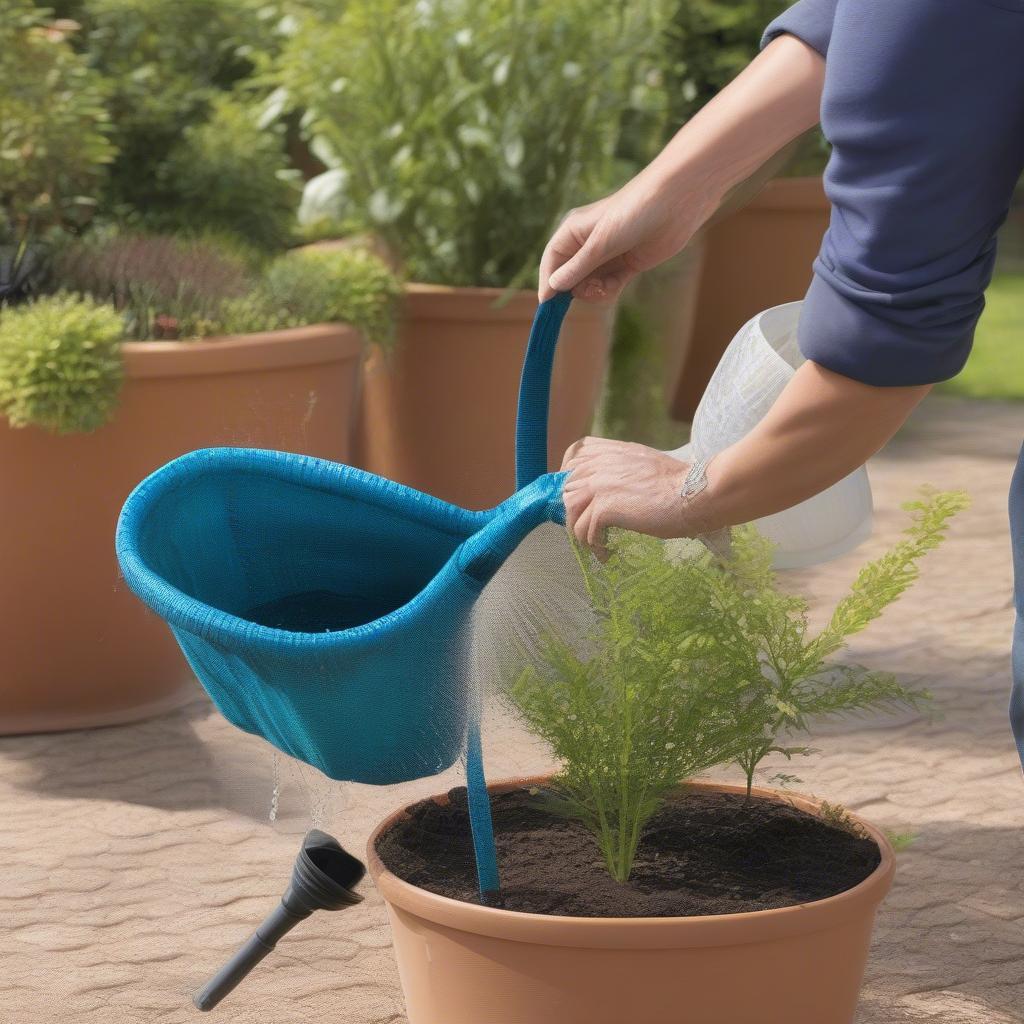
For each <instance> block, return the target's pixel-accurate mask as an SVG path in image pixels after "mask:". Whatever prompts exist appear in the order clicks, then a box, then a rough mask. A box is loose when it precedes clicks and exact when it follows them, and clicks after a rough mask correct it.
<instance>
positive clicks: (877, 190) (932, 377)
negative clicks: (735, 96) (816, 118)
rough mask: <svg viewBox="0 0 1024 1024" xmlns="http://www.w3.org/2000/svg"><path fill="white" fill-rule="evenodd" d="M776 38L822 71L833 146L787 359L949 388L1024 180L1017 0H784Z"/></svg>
mask: <svg viewBox="0 0 1024 1024" xmlns="http://www.w3.org/2000/svg"><path fill="white" fill-rule="evenodd" d="M782 33H789V34H792V35H795V36H797V37H799V38H801V39H803V40H804V41H805V42H806V43H808V44H809V45H810V46H812V47H814V49H816V50H817V51H818V52H819V53H821V54H822V55H823V56H825V58H826V62H825V67H826V73H825V92H824V95H823V97H822V106H821V124H822V129H823V131H824V133H825V136H826V138H827V139H828V140H829V142H831V144H832V147H833V150H832V158H831V160H830V161H829V165H828V168H827V170H826V172H825V189H826V192H827V193H828V197H829V199H830V200H831V202H832V219H831V223H830V226H829V229H828V233H827V234H826V236H825V239H824V241H823V243H822V247H821V251H820V253H819V255H818V258H817V260H816V261H815V264H814V279H813V282H812V284H811V288H810V291H809V292H808V293H807V300H806V302H805V304H804V308H803V312H802V315H801V321H800V327H799V337H800V347H801V349H802V350H803V353H804V355H806V356H807V358H809V359H813V360H814V361H815V362H817V363H820V364H821V365H823V366H825V367H827V368H828V369H831V370H834V371H835V372H837V373H841V374H843V375H844V376H847V377H853V378H854V379H856V380H860V381H864V382H865V383H868V384H875V385H907V384H930V383H934V382H936V381H940V380H945V379H947V378H949V377H952V376H954V375H955V374H956V373H958V372H959V370H960V369H961V367H962V366H963V364H964V362H965V361H966V359H967V356H968V354H969V352H970V348H971V342H972V340H973V337H974V328H975V325H976V324H977V321H978V317H979V316H980V315H981V311H982V308H983V307H984V291H985V288H986V287H987V286H988V283H989V281H990V279H991V276H992V264H993V260H994V258H995V248H996V244H995V233H996V230H997V228H998V227H999V225H1000V224H1001V223H1002V221H1003V220H1004V218H1005V216H1006V213H1007V210H1008V207H1009V204H1010V198H1011V195H1012V193H1013V189H1014V186H1015V184H1016V183H1017V181H1018V179H1019V178H1020V176H1021V173H1022V171H1024V0H800V2H799V3H797V4H795V5H794V6H793V7H791V8H789V10H787V11H786V12H784V13H783V14H782V15H781V16H780V17H779V18H777V19H776V20H775V21H774V22H772V24H771V25H769V27H768V30H767V32H766V33H765V43H768V42H770V41H771V40H772V39H774V38H775V37H776V36H778V35H780V34H782Z"/></svg>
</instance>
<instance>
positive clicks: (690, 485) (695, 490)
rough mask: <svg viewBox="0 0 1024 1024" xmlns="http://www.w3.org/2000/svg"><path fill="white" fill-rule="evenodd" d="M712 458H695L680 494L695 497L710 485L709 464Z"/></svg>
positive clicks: (683, 496) (684, 496) (685, 496)
mask: <svg viewBox="0 0 1024 1024" xmlns="http://www.w3.org/2000/svg"><path fill="white" fill-rule="evenodd" d="M710 462H711V459H695V460H694V462H693V464H692V465H691V466H690V470H689V472H688V473H687V474H686V479H685V480H684V481H683V486H682V489H681V490H680V492H679V496H680V497H682V498H693V497H695V496H696V495H698V494H700V492H701V491H703V490H704V489H705V488H706V487H707V485H708V464H709V463H710Z"/></svg>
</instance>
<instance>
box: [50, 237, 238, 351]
mask: <svg viewBox="0 0 1024 1024" xmlns="http://www.w3.org/2000/svg"><path fill="white" fill-rule="evenodd" d="M56 274H57V277H58V279H59V281H60V283H61V285H62V287H64V288H66V289H69V290H71V291H76V292H82V293H84V294H87V295H90V296H92V297H93V298H95V299H98V300H100V301H103V302H108V303H110V304H111V305H113V306H114V307H115V308H116V309H117V310H119V311H120V312H121V313H122V314H123V316H124V323H125V330H126V332H127V333H128V335H129V336H130V337H132V338H136V339H138V340H141V341H144V340H147V339H151V338H157V339H167V338H189V337H197V336H202V335H206V334H210V333H216V331H217V329H218V326H219V323H220V319H221V315H222V314H221V310H222V307H223V305H224V303H225V302H226V301H227V300H229V299H233V298H237V297H240V296H243V295H245V294H246V293H247V292H248V291H249V290H250V289H251V288H252V286H253V280H252V275H251V272H250V269H249V267H248V266H247V265H246V263H245V261H244V259H243V258H242V257H241V256H240V255H238V254H237V252H236V251H232V250H231V249H229V248H227V247H226V246H224V245H218V244H216V243H214V242H211V241H207V240H203V239H187V238H175V237H172V236H169V235H152V236H147V235H135V234H109V235H100V236H97V237H93V238H88V239H86V240H84V241H82V242H80V243H78V244H77V245H75V246H73V247H71V248H70V249H68V250H67V251H66V252H64V253H63V254H62V256H61V257H60V259H59V261H58V263H57V267H56Z"/></svg>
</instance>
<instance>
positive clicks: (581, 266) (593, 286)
mask: <svg viewBox="0 0 1024 1024" xmlns="http://www.w3.org/2000/svg"><path fill="white" fill-rule="evenodd" d="M609 255H610V254H609V253H607V252H606V251H605V248H604V245H603V242H602V239H601V238H600V236H599V235H598V233H597V232H596V231H592V232H591V233H590V234H589V235H588V236H587V238H586V241H585V242H584V243H583V245H582V246H580V248H579V249H578V250H577V251H576V253H575V254H574V255H573V256H571V257H570V258H569V259H567V260H566V261H565V262H564V263H562V264H561V266H559V267H557V268H556V269H555V270H554V271H553V272H552V273H551V274H550V276H549V277H548V286H549V287H550V288H551V289H553V291H556V292H574V291H575V289H576V288H577V286H579V285H581V284H583V283H584V282H585V281H586V283H587V288H585V289H583V294H581V295H580V296H579V297H580V298H584V299H589V298H591V297H593V298H594V299H595V300H600V299H601V298H602V297H603V296H604V294H605V292H606V289H605V285H604V283H603V281H602V280H601V279H600V277H599V275H595V274H594V272H595V271H596V270H598V269H599V268H600V267H602V266H603V265H604V264H605V263H607V262H608V259H609ZM592 275H593V276H594V280H593V281H589V280H588V278H590V277H591V276H592Z"/></svg>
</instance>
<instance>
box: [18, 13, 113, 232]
mask: <svg viewBox="0 0 1024 1024" xmlns="http://www.w3.org/2000/svg"><path fill="white" fill-rule="evenodd" d="M44 15H45V12H43V11H40V10H38V9H37V8H36V7H35V6H34V5H33V4H32V3H30V2H28V0H8V3H7V4H5V6H4V12H3V17H0V82H3V88H2V89H0V243H7V244H12V243H13V244H15V245H20V244H23V243H24V239H25V238H26V237H27V236H28V235H29V234H38V233H40V232H41V231H44V230H45V229H47V228H50V227H53V226H54V225H63V224H72V225H74V224H78V223H80V222H81V221H82V220H84V219H86V218H87V217H88V215H89V214H90V213H91V211H92V208H93V206H94V205H95V201H96V196H97V195H98V193H99V190H100V188H101V186H102V184H103V181H104V178H105V175H106V173H107V165H108V164H109V163H110V161H111V160H112V159H113V157H114V154H115V149H114V146H113V145H112V144H111V142H110V139H109V138H108V136H109V134H110V131H111V125H110V120H109V117H108V114H107V110H106V108H105V106H104V95H105V92H104V88H103V85H102V83H101V81H100V78H99V76H98V75H97V74H96V73H95V72H94V71H92V70H90V69H89V67H88V65H87V63H86V61H85V60H84V59H83V58H82V57H81V56H79V55H78V54H76V53H75V52H74V50H73V49H72V48H71V45H70V43H69V41H68V33H69V32H71V31H72V30H73V28H74V26H73V25H71V24H61V23H55V24H48V23H47V21H46V19H45V17H44Z"/></svg>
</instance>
